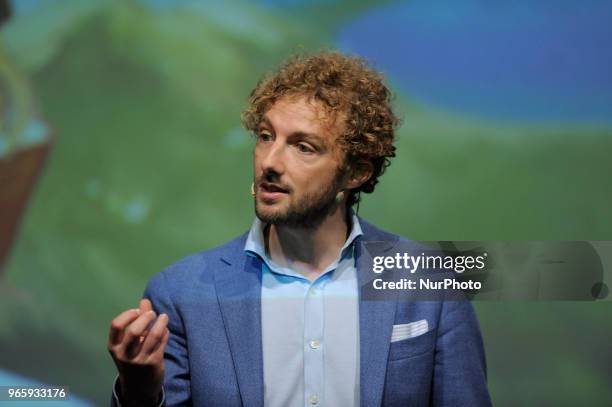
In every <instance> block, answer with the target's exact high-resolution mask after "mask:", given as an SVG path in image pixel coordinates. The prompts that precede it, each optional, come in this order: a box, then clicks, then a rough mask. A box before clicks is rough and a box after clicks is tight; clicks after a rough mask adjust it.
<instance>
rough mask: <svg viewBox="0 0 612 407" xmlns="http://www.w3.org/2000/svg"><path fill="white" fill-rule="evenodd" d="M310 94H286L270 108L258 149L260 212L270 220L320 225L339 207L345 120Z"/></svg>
mask: <svg viewBox="0 0 612 407" xmlns="http://www.w3.org/2000/svg"><path fill="white" fill-rule="evenodd" d="M325 118H326V116H325V111H324V110H323V108H322V107H321V106H320V105H319V104H318V103H317V102H312V101H309V100H308V99H306V98H283V99H281V100H278V101H277V102H276V103H275V104H274V105H272V107H271V108H270V109H269V110H268V111H267V112H266V114H265V115H264V117H263V120H262V122H261V123H260V126H259V129H258V131H257V144H256V146H255V150H254V153H253V165H254V183H255V213H256V214H257V217H258V218H259V219H261V220H262V221H263V222H265V223H272V224H276V225H287V226H293V227H314V226H316V225H317V224H319V223H320V221H322V220H323V219H324V218H325V217H326V216H327V215H328V214H330V213H331V212H333V210H334V209H335V208H336V206H337V203H336V194H337V193H338V192H339V191H340V190H341V189H342V186H343V183H344V179H345V173H344V172H343V171H341V169H340V168H341V164H342V161H343V159H344V153H343V152H342V151H341V149H340V147H339V145H338V143H337V139H338V137H339V135H340V134H341V132H342V129H343V127H342V124H340V120H337V121H336V122H334V121H333V120H325Z"/></svg>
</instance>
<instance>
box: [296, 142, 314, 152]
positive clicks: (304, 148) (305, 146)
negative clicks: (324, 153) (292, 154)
mask: <svg viewBox="0 0 612 407" xmlns="http://www.w3.org/2000/svg"><path fill="white" fill-rule="evenodd" d="M297 149H298V150H299V151H300V152H301V153H314V149H313V148H312V147H310V146H309V145H308V144H304V143H300V144H298V145H297Z"/></svg>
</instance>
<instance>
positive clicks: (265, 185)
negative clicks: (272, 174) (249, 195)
mask: <svg viewBox="0 0 612 407" xmlns="http://www.w3.org/2000/svg"><path fill="white" fill-rule="evenodd" d="M257 192H258V195H259V197H260V198H261V199H262V200H264V201H275V200H277V199H280V198H282V197H283V196H284V195H286V194H288V193H289V191H288V190H287V189H285V188H282V187H280V186H279V185H277V184H272V183H269V182H262V183H260V184H259V190H258V191H257Z"/></svg>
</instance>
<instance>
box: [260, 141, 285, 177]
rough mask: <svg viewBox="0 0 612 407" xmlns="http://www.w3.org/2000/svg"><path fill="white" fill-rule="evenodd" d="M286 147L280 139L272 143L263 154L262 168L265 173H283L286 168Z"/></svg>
mask: <svg viewBox="0 0 612 407" xmlns="http://www.w3.org/2000/svg"><path fill="white" fill-rule="evenodd" d="M284 155H285V148H284V144H283V143H282V142H280V141H279V140H278V139H277V140H275V141H274V143H272V145H270V146H269V147H268V148H267V149H266V150H265V151H264V152H263V155H262V160H261V169H262V170H263V172H264V174H265V173H270V172H274V173H277V174H279V175H280V174H282V173H283V171H284V170H285V164H284V160H285V157H284Z"/></svg>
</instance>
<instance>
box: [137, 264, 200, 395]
mask: <svg viewBox="0 0 612 407" xmlns="http://www.w3.org/2000/svg"><path fill="white" fill-rule="evenodd" d="M166 273H167V271H164V272H161V273H159V274H156V275H155V276H153V277H152V278H151V280H149V284H148V285H147V288H146V289H145V292H144V298H148V299H149V300H151V303H152V304H153V309H154V310H155V312H156V313H157V315H159V314H162V313H165V314H167V315H168V329H169V330H170V336H169V339H168V344H167V345H166V349H165V352H164V368H165V378H164V388H163V391H164V394H163V398H164V406H166V407H172V406H186V405H191V404H192V402H191V380H190V378H191V376H190V372H189V354H188V351H187V337H186V334H185V327H184V324H183V320H182V318H181V315H180V313H179V312H178V310H177V309H176V307H175V303H174V301H173V299H172V296H171V293H170V291H169V287H170V286H169V284H168V281H167V276H166Z"/></svg>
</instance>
